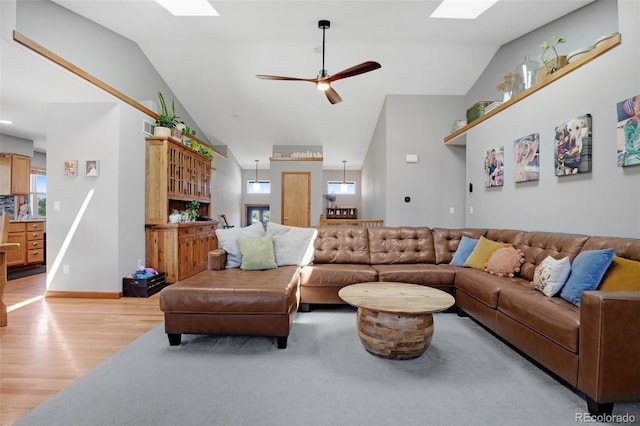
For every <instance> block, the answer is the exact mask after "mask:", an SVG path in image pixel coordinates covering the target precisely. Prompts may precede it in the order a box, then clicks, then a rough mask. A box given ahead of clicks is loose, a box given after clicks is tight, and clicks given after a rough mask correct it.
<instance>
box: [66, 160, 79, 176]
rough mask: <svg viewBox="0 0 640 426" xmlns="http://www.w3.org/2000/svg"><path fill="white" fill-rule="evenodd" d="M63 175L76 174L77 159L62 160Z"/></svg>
mask: <svg viewBox="0 0 640 426" xmlns="http://www.w3.org/2000/svg"><path fill="white" fill-rule="evenodd" d="M64 175H65V176H77V175H78V160H64Z"/></svg>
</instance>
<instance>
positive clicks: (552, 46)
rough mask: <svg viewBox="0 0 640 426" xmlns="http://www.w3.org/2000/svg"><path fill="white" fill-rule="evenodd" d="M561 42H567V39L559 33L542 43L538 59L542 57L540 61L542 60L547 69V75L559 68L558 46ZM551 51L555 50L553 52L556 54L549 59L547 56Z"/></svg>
mask: <svg viewBox="0 0 640 426" xmlns="http://www.w3.org/2000/svg"><path fill="white" fill-rule="evenodd" d="M561 43H566V40H565V39H563V38H562V37H559V36H557V35H553V36H551V37H549V39H548V40H547V41H545V42H544V43H542V44H541V45H540V47H541V48H542V53H541V54H539V55H538V59H540V62H542V64H543V65H544V67H545V68H546V69H547V75H549V74H553V73H554V72H556V71H557V70H558V61H557V59H558V51H557V50H556V47H557V46H558V45H559V44H561ZM549 51H553V54H554V55H555V56H554V57H553V58H550V59H549V58H547V57H546V55H547V53H549Z"/></svg>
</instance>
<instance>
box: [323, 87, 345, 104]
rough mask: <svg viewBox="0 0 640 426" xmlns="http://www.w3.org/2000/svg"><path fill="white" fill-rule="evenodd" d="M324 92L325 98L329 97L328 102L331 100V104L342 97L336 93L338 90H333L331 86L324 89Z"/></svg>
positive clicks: (337, 101)
mask: <svg viewBox="0 0 640 426" xmlns="http://www.w3.org/2000/svg"><path fill="white" fill-rule="evenodd" d="M324 94H325V95H327V99H329V102H331V104H332V105H333V104H337V103H339V102H342V98H341V97H340V95H338V92H336V91H335V90H333V87H331V86H329V88H328V89H327V90H325V91H324Z"/></svg>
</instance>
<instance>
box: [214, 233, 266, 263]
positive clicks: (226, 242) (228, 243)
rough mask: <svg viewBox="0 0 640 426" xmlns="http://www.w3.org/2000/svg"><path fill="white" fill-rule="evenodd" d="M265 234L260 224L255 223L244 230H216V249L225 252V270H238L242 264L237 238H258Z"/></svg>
mask: <svg viewBox="0 0 640 426" xmlns="http://www.w3.org/2000/svg"><path fill="white" fill-rule="evenodd" d="M265 235H266V233H265V232H264V228H263V227H262V223H260V222H255V223H252V224H251V226H247V227H246V228H227V229H216V236H217V237H218V247H220V248H221V249H223V250H224V251H226V252H227V264H226V266H225V267H226V268H239V267H240V265H241V264H242V253H241V252H240V245H239V244H238V237H245V238H260V237H264V236H265Z"/></svg>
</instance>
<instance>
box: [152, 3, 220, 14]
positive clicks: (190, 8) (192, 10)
mask: <svg viewBox="0 0 640 426" xmlns="http://www.w3.org/2000/svg"><path fill="white" fill-rule="evenodd" d="M156 2H157V3H158V4H159V5H160V6H162V7H164V8H165V9H167V10H168V11H169V12H171V14H172V15H175V16H219V14H218V12H217V11H216V10H215V9H214V8H213V6H211V4H210V3H209V2H208V1H207V0H156Z"/></svg>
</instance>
